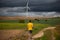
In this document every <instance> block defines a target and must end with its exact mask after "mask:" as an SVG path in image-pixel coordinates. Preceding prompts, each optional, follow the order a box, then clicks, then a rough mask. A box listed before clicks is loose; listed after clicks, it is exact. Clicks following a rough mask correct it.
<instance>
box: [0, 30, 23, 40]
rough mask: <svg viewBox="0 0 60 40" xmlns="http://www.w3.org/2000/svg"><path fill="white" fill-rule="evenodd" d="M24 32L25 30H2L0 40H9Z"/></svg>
mask: <svg viewBox="0 0 60 40" xmlns="http://www.w3.org/2000/svg"><path fill="white" fill-rule="evenodd" d="M22 32H23V30H0V40H9V38H11V37H15V36H16V35H18V34H20V33H22Z"/></svg>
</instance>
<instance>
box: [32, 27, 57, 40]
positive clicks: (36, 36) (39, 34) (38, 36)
mask: <svg viewBox="0 0 60 40" xmlns="http://www.w3.org/2000/svg"><path fill="white" fill-rule="evenodd" d="M55 28H56V27H48V28H44V29H42V30H41V31H39V32H38V33H37V34H36V35H34V36H33V37H32V38H33V39H35V38H40V37H42V36H44V31H46V30H49V29H50V30H51V29H55Z"/></svg>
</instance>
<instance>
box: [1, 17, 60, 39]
mask: <svg viewBox="0 0 60 40" xmlns="http://www.w3.org/2000/svg"><path fill="white" fill-rule="evenodd" d="M20 22H21V21H20V20H0V30H11V29H26V28H27V27H26V26H27V22H28V20H24V22H21V23H20ZM32 22H33V23H34V29H33V35H34V34H36V33H37V32H39V31H40V30H41V29H43V28H46V27H49V26H56V25H58V24H60V18H51V19H47V20H46V19H39V20H32ZM41 39H42V40H47V39H46V35H44V37H42V38H41ZM36 40H40V38H38V39H36Z"/></svg>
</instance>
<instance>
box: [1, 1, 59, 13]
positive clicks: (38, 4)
mask: <svg viewBox="0 0 60 40" xmlns="http://www.w3.org/2000/svg"><path fill="white" fill-rule="evenodd" d="M26 3H27V0H0V7H26ZM28 4H29V8H30V10H29V11H34V12H41V11H42V12H44V11H46V12H47V11H48V12H51V11H56V12H60V0H29V2H28Z"/></svg>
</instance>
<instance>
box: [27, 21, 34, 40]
mask: <svg viewBox="0 0 60 40" xmlns="http://www.w3.org/2000/svg"><path fill="white" fill-rule="evenodd" d="M27 29H28V32H29V38H30V39H32V30H33V23H32V21H31V20H29V22H28V23H27Z"/></svg>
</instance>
